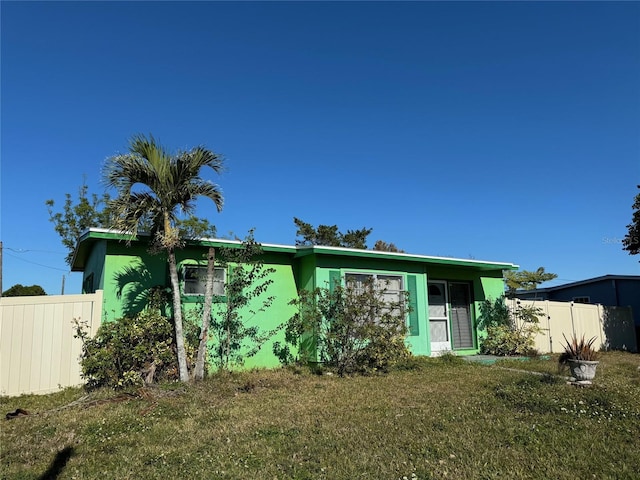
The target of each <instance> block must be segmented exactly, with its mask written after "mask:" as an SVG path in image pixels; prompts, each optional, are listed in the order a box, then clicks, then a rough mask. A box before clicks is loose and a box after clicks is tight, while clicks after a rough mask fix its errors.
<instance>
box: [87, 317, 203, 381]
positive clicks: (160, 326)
mask: <svg viewBox="0 0 640 480" xmlns="http://www.w3.org/2000/svg"><path fill="white" fill-rule="evenodd" d="M76 337H79V338H80V339H81V340H82V343H83V348H82V359H81V362H80V363H81V367H82V376H83V377H84V378H85V379H86V381H87V387H88V388H97V387H102V386H108V387H113V388H122V387H128V386H135V385H142V384H144V383H151V382H153V381H155V380H156V379H174V378H178V369H177V360H176V353H175V341H174V329H173V325H172V323H171V321H170V320H169V319H167V318H165V317H163V316H162V315H160V314H159V313H158V312H156V311H152V310H145V311H142V312H140V313H138V314H137V315H135V316H132V317H124V318H121V319H118V320H116V321H113V322H106V323H103V324H102V325H101V326H100V328H99V329H98V332H97V333H96V335H95V337H93V338H89V336H88V334H87V333H86V331H85V330H84V327H83V325H82V324H81V323H80V322H79V321H78V320H76ZM191 351H193V348H192V349H191Z"/></svg>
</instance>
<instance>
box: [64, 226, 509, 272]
mask: <svg viewBox="0 0 640 480" xmlns="http://www.w3.org/2000/svg"><path fill="white" fill-rule="evenodd" d="M148 238H149V234H147V233H140V234H139V235H132V234H129V233H127V232H122V231H118V230H110V229H105V228H91V229H89V230H86V231H85V232H84V233H83V234H82V235H81V236H80V239H79V241H78V245H77V246H76V250H75V252H74V255H73V261H72V263H71V270H72V271H74V272H78V271H83V270H84V267H85V262H86V259H87V255H88V252H89V247H90V245H91V244H93V243H94V242H96V241H100V240H117V241H127V242H142V241H147V240H148ZM186 243H187V245H190V246H202V247H216V248H220V247H228V248H234V247H235V248H239V247H240V246H241V245H242V241H240V240H227V239H220V238H199V239H187V240H186ZM261 245H262V249H263V251H265V252H270V253H286V254H289V255H292V256H294V257H296V258H300V257H305V256H308V255H327V256H331V255H333V256H349V257H361V258H369V259H372V260H373V259H376V260H392V261H405V262H417V263H427V264H432V265H443V266H457V267H467V268H472V269H475V270H483V271H487V270H491V271H495V270H517V269H518V268H519V266H518V265H515V264H513V263H506V262H494V261H486V260H473V259H464V258H453V257H438V256H431V255H417V254H411V253H399V252H384V251H379V250H360V249H356V248H343V247H328V246H321V245H295V246H294V245H281V244H275V243H262V244H261Z"/></svg>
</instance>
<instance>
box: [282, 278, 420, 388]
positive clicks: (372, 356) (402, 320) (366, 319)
mask: <svg viewBox="0 0 640 480" xmlns="http://www.w3.org/2000/svg"><path fill="white" fill-rule="evenodd" d="M385 292H386V287H385V286H384V285H380V284H375V282H374V280H373V279H368V280H366V281H365V284H364V285H363V286H359V287H358V286H356V285H355V284H352V283H348V284H347V285H346V286H342V285H334V286H333V288H316V289H315V290H314V291H313V292H308V291H306V290H303V291H301V292H300V294H299V298H298V299H296V300H294V301H293V302H292V304H294V305H296V306H297V307H298V312H297V313H296V314H295V315H294V316H293V317H291V318H290V319H289V322H288V324H287V330H286V333H287V338H288V342H289V343H290V344H291V345H293V346H295V347H297V348H299V347H300V344H301V340H302V337H303V336H304V335H312V336H313V339H314V342H313V343H315V345H314V346H315V350H316V354H317V359H318V360H319V361H320V362H323V363H324V364H325V365H326V366H328V367H331V368H335V369H336V371H337V373H338V374H339V375H341V376H342V375H345V374H350V373H355V372H367V371H371V370H386V369H387V368H389V367H390V366H391V365H393V364H395V363H396V362H397V361H399V360H400V359H403V358H406V357H407V356H408V355H409V351H408V349H407V346H406V345H405V336H406V315H407V313H408V307H407V305H408V298H407V297H408V293H407V292H405V296H404V297H403V299H402V300H400V301H397V302H393V301H387V300H386V299H385ZM274 352H276V354H278V356H279V357H280V358H281V360H283V361H285V362H286V361H291V360H292V359H293V357H292V355H291V349H289V348H288V347H287V348H285V347H283V346H282V345H276V346H274ZM304 353H306V354H309V352H304Z"/></svg>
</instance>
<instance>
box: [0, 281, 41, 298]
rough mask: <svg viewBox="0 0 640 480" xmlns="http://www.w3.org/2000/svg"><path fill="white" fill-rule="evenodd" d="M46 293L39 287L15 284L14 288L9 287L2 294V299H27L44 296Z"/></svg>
mask: <svg viewBox="0 0 640 480" xmlns="http://www.w3.org/2000/svg"><path fill="white" fill-rule="evenodd" d="M46 294H47V292H45V291H44V288H42V287H41V286H40V285H30V286H26V285H21V284H19V283H16V284H15V285H14V286H12V287H10V288H9V289H8V290H5V291H4V292H2V296H3V297H28V296H37V295H46Z"/></svg>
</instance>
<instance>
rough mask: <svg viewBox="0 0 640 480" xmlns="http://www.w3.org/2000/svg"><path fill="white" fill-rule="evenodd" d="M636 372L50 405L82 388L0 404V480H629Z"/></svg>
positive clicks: (188, 389) (287, 387)
mask: <svg viewBox="0 0 640 480" xmlns="http://www.w3.org/2000/svg"><path fill="white" fill-rule="evenodd" d="M639 365H640V356H638V355H632V354H622V353H606V354H603V355H602V358H601V364H600V366H599V367H598V373H597V375H596V379H595V382H594V385H593V386H592V387H590V388H576V387H574V386H570V385H567V384H566V382H565V381H564V380H562V379H561V378H560V377H558V376H555V374H556V373H557V366H556V363H555V359H553V358H552V359H550V360H534V361H531V362H517V364H515V365H511V364H509V363H504V362H498V363H497V364H496V365H494V366H483V365H476V364H470V363H466V362H459V361H453V360H452V359H443V360H441V359H419V360H415V361H413V362H412V363H411V364H410V365H408V366H407V368H405V369H403V370H398V371H395V372H393V373H390V374H388V375H384V376H371V377H353V378H338V377H336V376H328V375H324V376H316V375H312V374H307V373H296V372H293V371H292V370H287V369H283V370H274V371H255V372H245V373H238V374H233V375H216V376H213V377H211V378H209V379H208V380H207V381H205V382H202V383H200V384H196V385H188V386H182V385H179V384H172V385H165V386H162V387H158V388H154V389H148V390H144V391H140V392H138V393H142V394H144V395H143V396H140V397H136V398H133V399H131V400H124V401H120V402H109V401H107V399H108V398H109V397H115V396H116V395H117V394H116V393H113V392H109V391H101V392H97V393H94V394H92V396H91V397H90V398H89V399H88V400H91V402H90V403H86V402H87V400H85V403H83V404H80V405H75V406H71V407H69V408H65V409H60V410H56V409H57V408H59V407H62V406H64V405H67V404H69V403H70V402H72V401H74V400H77V399H79V398H81V397H82V396H83V395H85V392H83V391H82V390H79V389H75V390H74V389H70V390H66V391H63V392H61V393H58V394H54V395H49V396H23V397H18V398H2V399H0V405H1V406H2V410H0V411H1V412H3V413H6V412H9V411H12V410H15V409H16V408H18V407H20V408H23V409H26V410H29V411H30V412H32V414H31V415H29V416H27V417H22V418H17V419H14V420H11V421H5V420H2V423H1V425H2V429H1V436H0V440H1V444H0V447H1V448H0V465H1V467H0V468H1V471H0V477H2V478H16V479H20V478H24V479H33V478H38V477H39V476H41V475H42V474H43V473H44V472H45V471H47V469H48V468H49V467H50V466H51V464H52V462H53V461H54V459H55V458H56V455H58V454H60V452H62V453H65V452H66V453H69V452H70V457H69V458H68V461H67V462H66V464H64V463H65V462H64V459H63V461H62V462H61V466H60V467H59V471H60V474H59V476H58V477H57V478H60V479H94V478H100V479H111V478H114V479H115V478H117V479H127V478H135V479H138V478H145V479H147V478H148V479H154V478H158V479H166V478H222V479H224V478H228V479H237V478H250V479H253V478H257V479H263V478H264V479H276V478H278V479H284V478H293V479H316V478H317V479H323V478H324V479H343V478H344V479H355V478H366V479H403V478H405V477H406V478H407V479H416V478H417V479H430V478H433V479H505V478H509V479H545V480H546V479H551V478H553V479H572V480H573V479H574V478H597V479H609V478H610V479H626V478H628V479H635V478H638V467H639V466H640V372H638V370H637V367H638V366H639ZM502 367H509V368H517V369H520V370H522V369H532V370H534V371H538V372H543V373H548V375H543V376H540V375H531V374H530V373H526V372H519V371H512V370H506V369H504V368H502ZM99 399H102V400H99ZM65 449H67V450H65ZM59 456H63V455H61V454H60V455H59ZM62 465H64V466H62Z"/></svg>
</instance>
